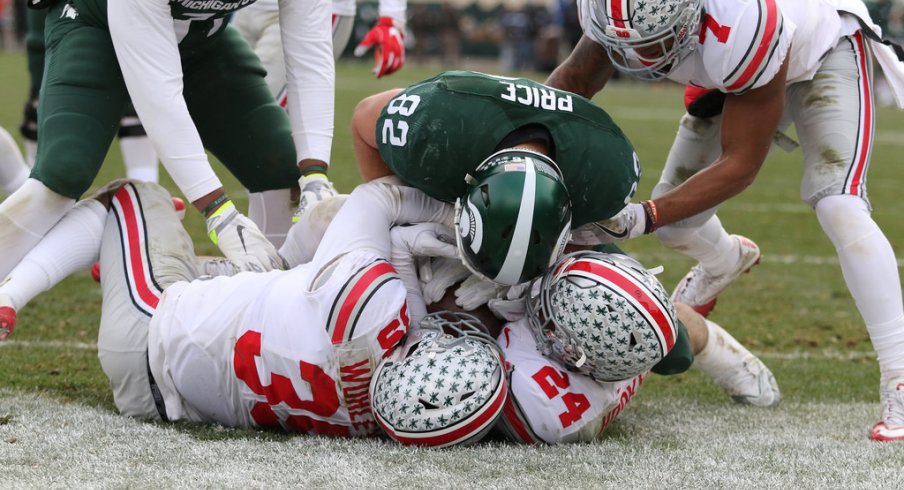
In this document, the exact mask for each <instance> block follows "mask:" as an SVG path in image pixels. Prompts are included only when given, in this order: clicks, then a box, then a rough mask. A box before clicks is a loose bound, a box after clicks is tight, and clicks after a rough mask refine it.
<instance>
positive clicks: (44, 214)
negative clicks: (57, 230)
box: [0, 178, 75, 278]
mask: <svg viewBox="0 0 904 490" xmlns="http://www.w3.org/2000/svg"><path fill="white" fill-rule="evenodd" d="M73 204H75V200H74V199H70V198H68V197H64V196H61V195H59V194H57V193H56V192H53V191H52V190H50V189H48V188H47V187H46V186H45V185H44V184H43V183H41V182H40V181H38V180H35V179H31V178H29V179H26V180H25V183H24V184H22V186H21V187H19V189H18V190H17V191H16V192H14V193H12V195H10V196H9V197H7V198H6V200H4V201H3V202H2V203H0V244H3V245H2V253H0V278H5V277H6V276H7V275H8V274H9V271H11V270H12V269H13V267H15V266H16V264H18V263H19V261H20V260H21V259H22V257H25V254H27V253H28V251H29V250H31V248H32V247H34V246H35V245H37V244H38V242H40V241H41V238H42V237H44V235H45V234H47V232H48V231H49V230H50V229H51V228H53V225H55V224H56V223H57V221H59V220H60V218H62V217H63V215H65V214H66V212H67V211H69V209H70V208H72V206H73Z"/></svg>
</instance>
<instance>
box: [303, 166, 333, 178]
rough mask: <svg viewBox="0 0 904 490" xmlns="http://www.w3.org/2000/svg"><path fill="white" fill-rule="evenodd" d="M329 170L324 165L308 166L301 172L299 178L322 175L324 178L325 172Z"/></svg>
mask: <svg viewBox="0 0 904 490" xmlns="http://www.w3.org/2000/svg"><path fill="white" fill-rule="evenodd" d="M327 170H329V167H327V166H326V165H310V166H307V167H305V168H303V169H302V170H301V176H302V177H307V176H308V175H311V174H323V175H324V176H326V171H327Z"/></svg>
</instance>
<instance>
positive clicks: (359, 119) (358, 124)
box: [352, 88, 402, 182]
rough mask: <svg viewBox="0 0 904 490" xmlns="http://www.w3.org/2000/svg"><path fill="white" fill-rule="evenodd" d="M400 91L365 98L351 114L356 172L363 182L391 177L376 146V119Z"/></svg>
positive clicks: (390, 172) (395, 90)
mask: <svg viewBox="0 0 904 490" xmlns="http://www.w3.org/2000/svg"><path fill="white" fill-rule="evenodd" d="M401 91H402V89H400V88H398V89H392V90H387V91H385V92H380V93H378V94H375V95H371V96H370V97H367V98H365V99H364V100H362V101H361V102H359V103H358V105H357V106H355V112H354V113H353V114H352V144H353V145H354V148H355V159H356V160H357V161H358V170H359V171H360V172H361V177H362V178H363V179H364V181H365V182H370V181H371V180H374V179H378V178H380V177H385V176H387V175H392V170H390V168H389V167H388V166H387V165H386V162H384V161H383V157H381V156H380V150H379V147H378V146H377V119H378V118H379V117H380V112H381V111H382V110H383V107H385V106H386V104H388V103H389V101H390V100H391V99H392V98H393V97H395V96H396V95H398V94H399V92H401Z"/></svg>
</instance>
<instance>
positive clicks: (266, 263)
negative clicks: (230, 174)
mask: <svg viewBox="0 0 904 490" xmlns="http://www.w3.org/2000/svg"><path fill="white" fill-rule="evenodd" d="M207 235H208V236H209V237H210V240H211V241H212V242H213V243H214V244H216V245H217V246H218V247H220V251H222V252H223V255H225V256H226V258H227V259H229V260H231V261H232V262H233V263H235V264H236V265H237V266H238V267H239V268H240V269H241V270H243V271H268V270H271V269H284V268H285V263H284V261H283V259H282V257H280V256H279V254H278V253H277V252H276V247H274V246H273V244H272V243H270V241H269V240H267V238H266V237H265V236H264V234H263V233H261V230H260V229H259V228H258V227H257V225H256V224H254V221H251V220H250V219H248V217H247V216H245V215H243V214H242V213H239V212H238V210H237V209H235V206H234V205H233V204H232V201H226V203H225V204H223V205H222V206H220V208H219V209H217V211H216V212H215V213H213V214H212V215H211V216H210V217H209V218H207Z"/></svg>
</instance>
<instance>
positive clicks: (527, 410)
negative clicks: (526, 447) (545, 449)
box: [497, 319, 647, 444]
mask: <svg viewBox="0 0 904 490" xmlns="http://www.w3.org/2000/svg"><path fill="white" fill-rule="evenodd" d="M497 342H498V344H499V347H501V348H502V352H503V354H504V355H505V360H506V363H507V367H508V368H509V369H510V370H511V383H510V384H509V398H508V400H507V401H506V404H505V407H504V409H503V413H502V418H500V427H501V428H502V429H503V432H505V433H506V435H507V436H508V437H509V438H511V439H512V440H515V441H517V442H522V443H526V444H537V443H543V442H545V443H547V444H558V443H566V442H586V441H592V440H594V439H596V438H597V437H599V435H600V434H602V433H603V431H604V430H606V428H607V427H608V426H609V424H611V423H612V421H613V420H615V418H616V417H618V416H619V414H621V413H622V411H623V410H624V409H625V406H626V405H627V404H628V402H629V401H630V400H631V398H632V397H634V395H635V394H636V393H637V390H638V389H639V388H640V385H641V383H643V381H644V379H646V376H647V373H644V374H640V375H637V376H635V377H634V378H631V379H628V380H625V381H619V382H617V383H598V382H596V381H594V380H592V379H590V378H589V377H587V376H584V375H581V374H578V373H574V372H569V371H568V370H567V369H565V367H564V366H562V364H560V363H558V362H556V361H553V360H551V359H548V358H546V357H543V355H542V354H540V351H539V350H538V349H537V344H536V342H535V340H534V337H533V334H532V333H531V332H530V330H529V327H528V324H527V320H526V319H522V320H519V321H517V322H512V323H508V324H507V325H506V326H505V327H504V328H503V329H502V333H500V335H499V338H498V339H497Z"/></svg>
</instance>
